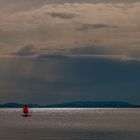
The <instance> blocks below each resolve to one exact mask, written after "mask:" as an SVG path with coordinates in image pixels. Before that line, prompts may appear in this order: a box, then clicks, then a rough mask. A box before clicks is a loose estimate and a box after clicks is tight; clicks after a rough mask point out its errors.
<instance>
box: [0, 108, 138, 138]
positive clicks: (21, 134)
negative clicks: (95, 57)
mask: <svg viewBox="0 0 140 140" xmlns="http://www.w3.org/2000/svg"><path fill="white" fill-rule="evenodd" d="M31 112H32V116H31V117H22V112H21V109H0V139H1V140H36V139H37V140H140V109H32V110H31Z"/></svg>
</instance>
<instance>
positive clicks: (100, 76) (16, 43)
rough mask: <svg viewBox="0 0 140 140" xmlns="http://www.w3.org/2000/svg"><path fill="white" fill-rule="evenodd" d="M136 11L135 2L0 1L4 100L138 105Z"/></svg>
mask: <svg viewBox="0 0 140 140" xmlns="http://www.w3.org/2000/svg"><path fill="white" fill-rule="evenodd" d="M139 13H140V2H139V1H138V0H137V1H135V0H133V1H132V0H115V1H112V0H86V2H85V0H67V1H65V0H24V1H23V0H12V1H11V0H5V1H2V0H0V67H1V70H0V98H1V102H14V101H19V102H33V103H46V102H47V103H53V102H55V103H56V102H63V101H64V100H65V101H72V100H125V101H130V102H135V103H139V101H140V96H139V91H140V88H139V83H140V79H139V77H140V74H139V71H140V61H139V60H140V30H139V29H140V28H139V27H140V26H139V25H140V19H139V15H140V14H139ZM25 97H27V98H28V99H27V98H25Z"/></svg>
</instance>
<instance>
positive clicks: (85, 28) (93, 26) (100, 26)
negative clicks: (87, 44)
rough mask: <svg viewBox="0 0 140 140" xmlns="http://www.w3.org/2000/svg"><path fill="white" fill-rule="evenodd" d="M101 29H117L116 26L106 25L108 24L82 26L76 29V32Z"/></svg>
mask: <svg viewBox="0 0 140 140" xmlns="http://www.w3.org/2000/svg"><path fill="white" fill-rule="evenodd" d="M101 28H117V26H113V25H108V24H83V25H81V26H79V27H77V30H80V31H84V30H95V29H101Z"/></svg>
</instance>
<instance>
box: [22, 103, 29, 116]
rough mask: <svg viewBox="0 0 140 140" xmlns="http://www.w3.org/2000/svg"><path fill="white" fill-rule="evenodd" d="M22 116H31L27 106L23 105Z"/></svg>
mask: <svg viewBox="0 0 140 140" xmlns="http://www.w3.org/2000/svg"><path fill="white" fill-rule="evenodd" d="M22 116H24V117H28V116H31V114H30V113H29V109H28V106H27V105H24V107H23V115H22Z"/></svg>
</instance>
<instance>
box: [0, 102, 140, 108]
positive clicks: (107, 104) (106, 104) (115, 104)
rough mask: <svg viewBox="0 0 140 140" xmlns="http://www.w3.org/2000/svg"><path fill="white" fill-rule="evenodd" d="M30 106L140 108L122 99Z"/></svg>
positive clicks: (11, 106) (7, 106)
mask: <svg viewBox="0 0 140 140" xmlns="http://www.w3.org/2000/svg"><path fill="white" fill-rule="evenodd" d="M23 106H24V104H19V103H6V104H0V108H22V107H23ZM28 106H29V107H30V108H140V105H134V104H130V103H127V102H122V101H74V102H67V103H60V104H50V105H39V104H28Z"/></svg>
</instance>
